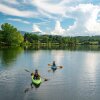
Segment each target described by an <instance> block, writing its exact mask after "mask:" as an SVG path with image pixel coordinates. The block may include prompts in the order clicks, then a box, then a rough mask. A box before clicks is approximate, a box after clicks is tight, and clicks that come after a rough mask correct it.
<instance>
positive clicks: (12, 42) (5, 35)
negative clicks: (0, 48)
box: [0, 23, 100, 46]
mask: <svg viewBox="0 0 100 100" xmlns="http://www.w3.org/2000/svg"><path fill="white" fill-rule="evenodd" d="M0 45H6V46H21V45H23V46H24V45H25V46H26V45H27V46H28V45H31V46H34V45H63V46H76V45H100V36H76V37H70V36H66V37H63V36H58V35H39V34H35V33H34V34H33V33H25V34H24V35H22V34H21V32H20V31H18V29H17V28H15V27H14V26H13V25H11V24H9V23H4V24H2V25H1V30H0Z"/></svg>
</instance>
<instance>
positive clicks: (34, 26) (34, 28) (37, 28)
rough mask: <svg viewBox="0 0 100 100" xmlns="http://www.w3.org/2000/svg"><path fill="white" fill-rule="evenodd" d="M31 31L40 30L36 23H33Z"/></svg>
mask: <svg viewBox="0 0 100 100" xmlns="http://www.w3.org/2000/svg"><path fill="white" fill-rule="evenodd" d="M33 32H42V31H41V30H40V28H39V26H38V25H36V24H33Z"/></svg>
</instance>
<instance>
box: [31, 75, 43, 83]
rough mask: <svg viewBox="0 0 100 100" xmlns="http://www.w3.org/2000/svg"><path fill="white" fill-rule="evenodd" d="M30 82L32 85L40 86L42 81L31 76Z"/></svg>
mask: <svg viewBox="0 0 100 100" xmlns="http://www.w3.org/2000/svg"><path fill="white" fill-rule="evenodd" d="M32 82H33V84H35V85H39V84H41V82H42V80H41V78H39V79H34V76H32Z"/></svg>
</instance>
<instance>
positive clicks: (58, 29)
mask: <svg viewBox="0 0 100 100" xmlns="http://www.w3.org/2000/svg"><path fill="white" fill-rule="evenodd" d="M64 33H65V29H63V28H62V27H61V24H60V21H56V24H55V29H54V30H53V31H52V32H51V34H52V35H64Z"/></svg>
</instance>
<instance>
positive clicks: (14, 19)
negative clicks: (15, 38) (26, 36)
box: [7, 18, 30, 24]
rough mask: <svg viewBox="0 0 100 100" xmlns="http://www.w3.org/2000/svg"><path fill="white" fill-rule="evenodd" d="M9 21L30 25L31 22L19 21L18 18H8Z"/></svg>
mask: <svg viewBox="0 0 100 100" xmlns="http://www.w3.org/2000/svg"><path fill="white" fill-rule="evenodd" d="M7 20H10V21H16V22H21V23H25V24H30V22H28V21H25V20H22V19H17V18H8V19H7Z"/></svg>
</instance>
